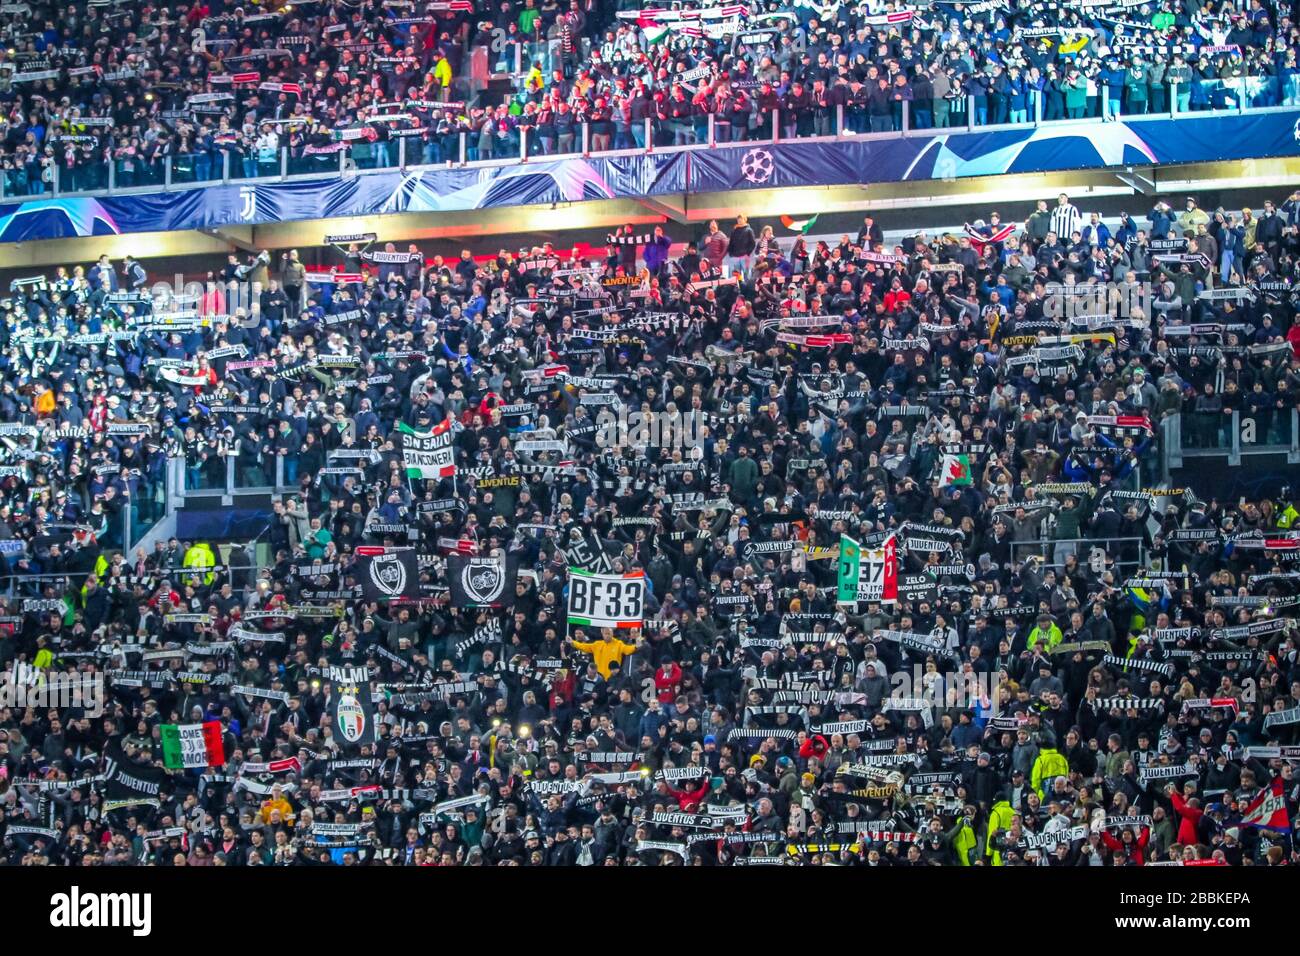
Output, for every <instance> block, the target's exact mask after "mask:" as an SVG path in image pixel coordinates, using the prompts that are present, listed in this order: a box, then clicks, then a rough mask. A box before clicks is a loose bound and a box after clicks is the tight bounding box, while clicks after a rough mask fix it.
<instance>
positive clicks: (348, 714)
mask: <svg viewBox="0 0 1300 956" xmlns="http://www.w3.org/2000/svg"><path fill="white" fill-rule="evenodd" d="M337 722H338V725H339V733H341V734H342V735H343V739H344V740H346V741H347V742H348V743H350V744H351V743H356V742H357V741H358V740H360V739H361V738H362V737H363V736H364V735H365V732H366V712H365V710H364V708H362V706H361V704H360V703H359V702H358V701H357V699H356V697H355V696H353V695H352V694H344V695H343V696H342V697H340V698H339V709H338V718H337Z"/></svg>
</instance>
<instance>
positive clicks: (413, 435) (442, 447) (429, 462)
mask: <svg viewBox="0 0 1300 956" xmlns="http://www.w3.org/2000/svg"><path fill="white" fill-rule="evenodd" d="M397 430H398V431H399V432H401V433H402V458H403V459H404V460H405V462H406V476H407V477H408V478H450V477H451V476H452V475H454V474H456V450H455V448H453V447H452V444H451V441H452V438H453V437H454V436H453V435H452V431H451V419H450V418H449V419H447V420H446V421H444V422H441V423H439V424H437V425H435V426H434V427H433V428H431V429H429V431H427V432H420V431H416V430H415V429H414V428H412V427H411V426H409V425H407V424H406V423H405V422H398V423H397Z"/></svg>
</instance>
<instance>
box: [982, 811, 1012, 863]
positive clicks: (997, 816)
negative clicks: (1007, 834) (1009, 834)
mask: <svg viewBox="0 0 1300 956" xmlns="http://www.w3.org/2000/svg"><path fill="white" fill-rule="evenodd" d="M1015 818H1016V811H1015V810H1013V809H1012V808H1011V804H1010V803H1009V802H1008V801H1006V800H999V801H998V802H997V803H995V804H993V809H992V810H990V811H989V822H988V828H987V829H986V830H985V831H984V856H985V857H986V858H987V859H988V861H989V865H990V866H1001V865H1002V853H1001V852H1000V851H998V850H996V849H994V845H995V844H996V842H997V841H996V837H997V835H998V833H999V831H1002V830H1010V829H1011V824H1012V822H1013V821H1014V820H1015Z"/></svg>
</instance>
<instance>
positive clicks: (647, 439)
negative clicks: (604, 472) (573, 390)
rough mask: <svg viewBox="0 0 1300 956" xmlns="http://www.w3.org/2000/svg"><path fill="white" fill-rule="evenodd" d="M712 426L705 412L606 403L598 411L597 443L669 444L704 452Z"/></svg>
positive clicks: (625, 445) (618, 445)
mask: <svg viewBox="0 0 1300 956" xmlns="http://www.w3.org/2000/svg"><path fill="white" fill-rule="evenodd" d="M708 437H709V430H708V426H707V425H706V424H705V421H704V416H703V415H699V414H696V413H691V412H688V413H687V414H685V415H683V414H682V413H681V412H676V411H672V412H668V411H664V412H642V411H628V408H627V406H626V405H620V406H619V408H618V410H617V411H611V410H610V408H609V406H605V407H604V408H602V409H601V410H600V412H599V413H598V414H597V415H596V444H597V445H598V446H599V447H601V448H645V447H651V446H653V447H655V448H668V449H679V450H682V451H688V450H689V451H694V452H696V454H697V457H698V456H699V455H702V454H703V453H704V445H705V442H707V441H708Z"/></svg>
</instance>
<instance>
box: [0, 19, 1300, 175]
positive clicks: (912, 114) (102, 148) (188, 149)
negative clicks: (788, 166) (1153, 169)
mask: <svg viewBox="0 0 1300 956" xmlns="http://www.w3.org/2000/svg"><path fill="white" fill-rule="evenodd" d="M8 6H9V7H10V8H11V9H9V10H8V11H7V12H6V14H5V15H4V20H3V26H4V30H5V31H6V40H7V43H6V44H5V45H4V46H2V47H0V123H3V129H2V130H0V133H2V136H0V171H3V178H2V182H3V188H4V193H5V195H8V196H22V195H41V194H44V193H47V192H50V191H51V190H52V189H53V187H54V185H55V181H56V180H55V177H56V176H57V177H58V185H59V188H60V190H62V191H77V190H96V189H103V188H106V187H107V186H108V185H109V182H110V180H109V169H110V165H111V167H112V170H113V180H112V182H113V184H114V185H115V186H116V187H117V188H129V187H133V186H143V185H157V184H160V183H163V182H164V181H165V180H166V179H167V177H168V172H167V167H168V166H169V165H170V167H171V170H170V178H171V181H172V182H186V181H206V180H209V179H216V178H221V177H222V175H223V173H225V174H226V175H229V176H231V177H236V178H241V177H242V178H251V177H256V176H266V175H278V174H279V172H280V171H281V168H282V167H281V154H282V153H284V155H285V157H286V158H285V162H286V163H287V164H288V165H287V167H286V168H287V170H288V171H290V172H293V173H306V172H313V171H317V170H334V169H337V168H338V167H339V164H340V162H341V161H344V158H343V157H341V156H340V153H344V152H345V153H347V159H346V161H348V162H351V163H353V164H355V165H357V166H361V167H366V166H375V167H388V166H393V165H396V164H398V163H399V161H401V160H402V159H404V160H405V162H406V164H408V165H416V164H419V163H429V164H432V163H437V162H443V161H449V160H459V159H460V157H461V155H462V153H461V136H462V134H464V136H465V151H464V156H465V157H466V158H467V159H469V160H479V159H491V158H494V157H502V156H517V155H519V152H520V148H521V138H522V134H523V132H524V131H525V130H527V131H529V139H528V142H529V149H530V151H532V152H533V153H535V154H553V153H566V152H572V151H574V150H577V149H581V148H583V142H584V139H583V128H584V125H585V126H586V129H587V140H586V145H587V147H588V148H590V149H591V150H595V151H600V150H607V149H621V148H633V147H642V146H645V145H647V144H646V142H645V140H646V121H647V120H649V121H650V135H651V136H652V137H653V138H654V140H655V142H656V143H658V144H661V145H667V144H683V143H693V142H702V141H704V139H705V138H706V137H707V136H708V135H709V123H710V118H712V119H713V122H714V131H713V135H714V136H715V137H716V138H717V139H718V140H720V141H727V140H743V139H748V138H751V137H752V138H758V137H763V138H769V137H770V136H771V135H772V134H773V132H779V133H780V135H782V136H784V137H787V138H789V137H794V136H812V135H828V134H833V133H836V132H869V131H870V132H881V131H887V130H897V129H900V128H901V127H902V124H903V122H904V116H903V111H904V105H905V104H906V106H907V109H908V110H909V118H908V123H909V125H910V126H912V127H914V128H927V127H943V126H948V125H959V124H960V125H964V124H965V123H966V122H967V119H968V116H967V114H968V111H969V110H970V109H973V110H974V115H973V116H970V117H969V119H970V121H971V122H974V123H977V124H980V125H984V124H986V123H1007V122H1011V123H1016V122H1022V123H1023V122H1028V121H1030V120H1031V119H1033V118H1034V117H1035V116H1036V115H1038V114H1039V113H1041V116H1042V118H1043V119H1045V120H1053V119H1062V118H1073V117H1083V116H1103V115H1104V116H1116V115H1120V114H1133V113H1147V112H1164V111H1166V110H1169V109H1174V108H1176V109H1178V110H1180V111H1187V110H1200V109H1213V108H1225V107H1232V106H1236V105H1237V104H1238V103H1246V104H1248V105H1253V106H1270V105H1276V104H1281V103H1286V104H1295V103H1297V102H1300V86H1298V85H1297V76H1298V75H1300V71H1298V70H1297V66H1296V42H1295V32H1296V31H1295V24H1294V23H1293V22H1292V19H1291V11H1290V8H1288V7H1279V6H1278V5H1276V4H1274V3H1272V2H1256V0H1251V2H1250V3H1249V4H1232V3H1223V4H1220V5H1217V6H1216V5H1214V4H1206V5H1203V6H1197V5H1196V4H1192V3H1187V2H1184V0H1159V2H1137V0H1114V2H1113V3H1110V4H1097V3H1082V2H1080V3H1073V2H1060V3H1051V4H1042V3H1031V2H1028V0H979V2H975V3H934V4H931V5H928V6H912V5H908V4H883V5H882V4H876V3H863V4H850V3H845V2H831V3H827V4H818V3H815V2H811V0H790V2H771V0H769V2H767V3H759V2H757V0H756V2H754V3H752V4H734V5H708V6H703V7H701V6H697V5H693V4H692V5H686V6H685V7H679V8H675V9H673V10H659V11H656V12H654V13H653V14H647V13H646V12H645V11H641V10H638V9H635V8H633V7H631V6H630V5H629V4H617V5H616V4H606V3H596V2H594V0H568V2H567V3H562V2H560V0H541V2H538V0H522V2H518V0H513V2H512V0H504V2H501V3H499V4H487V3H482V2H479V0H437V2H433V3H424V2H421V0H404V2H383V3H380V2H377V0H376V2H369V3H358V4H355V5H352V4H336V3H324V2H311V0H297V2H293V3H290V4H288V5H286V6H285V7H282V8H279V9H269V8H263V7H258V6H254V5H251V4H246V5H238V4H234V3H225V2H222V0H214V2H210V3H209V2H204V0H197V2H195V3H193V4H190V5H188V6H186V5H180V6H177V7H173V8H169V7H166V6H165V5H163V6H155V5H153V4H148V3H146V4H142V5H141V6H139V7H136V6H134V5H129V4H120V3H90V4H86V3H84V2H77V3H73V4H69V5H61V6H58V7H55V6H54V5H53V4H50V3H46V2H34V3H19V4H10V5H8ZM473 64H478V68H477V70H475V69H474V67H473ZM502 73H509V74H513V75H514V90H513V92H508V93H507V94H506V95H504V97H503V96H502V95H500V93H499V92H490V91H489V90H488V89H487V88H486V86H485V85H486V84H487V82H488V76H489V75H490V74H502ZM493 89H495V88H493ZM841 109H842V110H843V113H842V117H843V118H842V125H841V119H840V116H841V113H840V111H841ZM774 110H777V111H779V117H780V118H779V120H778V121H776V122H775V126H774V121H773V119H772V115H773V111H774ZM775 127H779V129H776V128H775ZM399 141H404V143H405V145H399Z"/></svg>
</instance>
